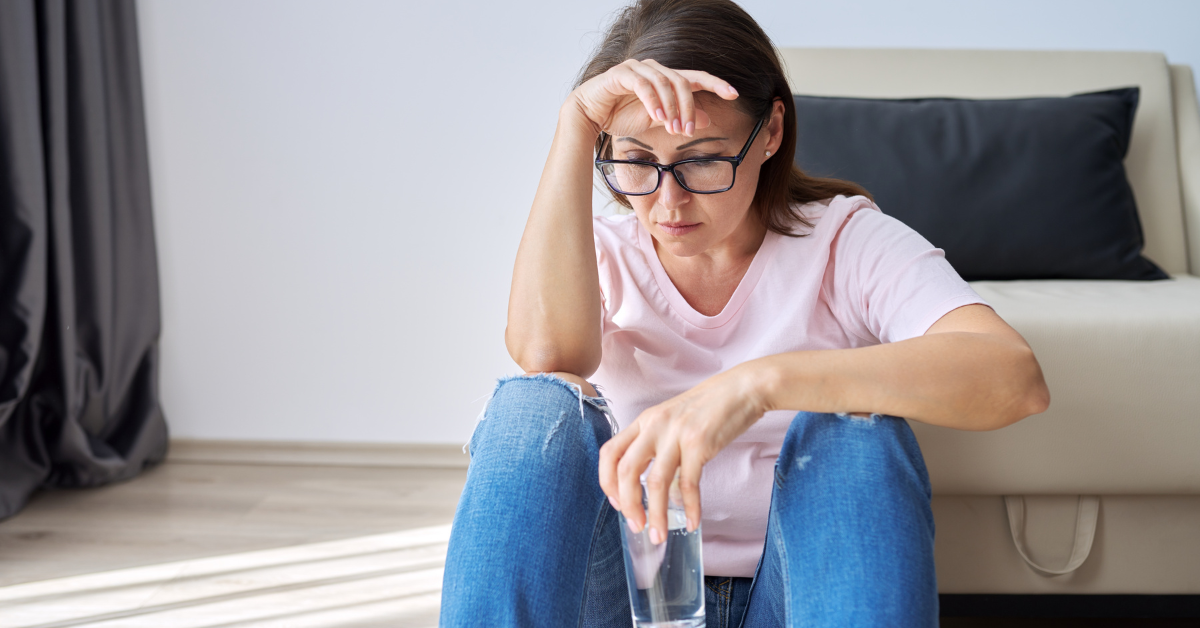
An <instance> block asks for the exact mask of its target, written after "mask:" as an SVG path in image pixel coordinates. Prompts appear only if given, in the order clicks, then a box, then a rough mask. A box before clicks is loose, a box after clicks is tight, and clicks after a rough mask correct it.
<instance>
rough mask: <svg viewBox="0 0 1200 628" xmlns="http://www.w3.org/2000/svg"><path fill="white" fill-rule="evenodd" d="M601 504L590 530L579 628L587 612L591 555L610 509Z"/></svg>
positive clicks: (603, 502)
mask: <svg viewBox="0 0 1200 628" xmlns="http://www.w3.org/2000/svg"><path fill="white" fill-rule="evenodd" d="M601 502H602V503H601V504H600V514H599V515H598V516H597V517H596V526H595V527H594V528H592V545H591V547H589V548H588V562H587V569H586V570H585V571H584V572H583V576H584V578H583V581H584V583H585V584H584V585H583V598H582V599H581V600H580V601H579V628H583V622H584V620H586V619H587V617H586V611H587V601H588V589H587V584H586V583H587V582H588V581H590V580H591V575H592V562H593V561H592V555H593V554H595V553H596V543H597V541H598V540H599V538H600V530H601V529H602V528H603V526H604V518H605V516H606V515H607V514H608V510H607V508H612V506H609V505H608V503H607V502H606V501H604V500H601Z"/></svg>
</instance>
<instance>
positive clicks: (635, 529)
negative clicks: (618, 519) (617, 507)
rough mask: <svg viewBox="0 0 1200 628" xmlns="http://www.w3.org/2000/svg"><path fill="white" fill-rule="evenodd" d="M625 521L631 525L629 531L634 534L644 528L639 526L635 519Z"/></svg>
mask: <svg viewBox="0 0 1200 628" xmlns="http://www.w3.org/2000/svg"><path fill="white" fill-rule="evenodd" d="M625 523H626V524H627V525H628V526H629V531H630V532H632V533H634V534H637V533H638V532H641V531H642V529H641V528H639V527H638V524H637V522H636V521H634V520H633V519H626V520H625Z"/></svg>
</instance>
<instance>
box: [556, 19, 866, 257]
mask: <svg viewBox="0 0 1200 628" xmlns="http://www.w3.org/2000/svg"><path fill="white" fill-rule="evenodd" d="M626 59H637V60H639V61H644V60H646V59H654V60H655V61H657V62H659V63H661V64H662V65H664V66H666V67H668V68H673V69H679V70H702V71H704V72H708V73H709V74H712V75H713V76H716V77H719V78H722V79H724V80H726V81H728V82H729V83H730V84H731V85H733V87H734V89H736V90H737V91H738V94H739V95H738V98H737V99H736V100H734V101H732V104H733V105H734V106H735V107H737V108H738V109H739V110H741V111H742V112H744V113H745V114H747V115H749V116H758V115H761V114H762V113H763V112H764V111H769V107H770V105H771V102H772V101H774V100H775V99H776V98H779V99H781V100H782V101H783V109H784V114H783V143H782V144H781V145H780V146H779V152H777V153H776V154H775V155H774V159H769V160H767V162H766V163H764V164H763V167H762V170H761V171H760V172H759V175H758V188H757V190H756V191H755V193H754V205H753V206H754V207H755V211H757V212H758V214H759V217H760V218H761V219H762V222H763V224H764V225H766V227H767V229H770V230H771V231H774V232H776V233H780V234H783V235H790V236H796V235H802V234H795V233H792V230H791V227H792V226H793V225H794V224H796V223H800V224H802V225H804V226H805V227H812V223H810V222H808V221H807V220H806V219H805V217H804V216H803V215H802V214H801V213H800V212H799V211H797V209H796V208H795V207H793V206H792V205H793V204H804V203H809V202H812V201H821V200H825V199H828V198H832V197H834V196H837V195H838V194H844V195H846V196H854V195H856V194H861V195H863V196H866V197H868V198H870V194H868V193H867V191H866V190H864V189H863V188H862V187H861V186H859V185H857V184H854V183H851V182H849V181H842V180H839V179H825V178H819V177H810V176H808V175H807V174H804V172H802V171H801V170H800V169H799V168H797V167H796V166H795V164H794V163H793V160H794V158H795V155H796V103H795V101H793V100H792V91H791V88H790V87H789V86H788V82H787V76H786V75H785V74H784V72H783V64H782V62H781V61H780V59H779V54H778V52H777V51H776V50H775V46H774V44H772V43H771V40H770V38H768V37H767V34H766V33H764V32H763V30H762V28H760V27H759V26H758V23H757V22H755V21H754V18H752V17H750V15H749V14H748V13H746V12H745V11H744V10H742V8H741V7H739V6H738V5H737V4H735V3H734V2H732V0H638V1H637V2H635V3H634V4H631V5H630V6H627V7H625V8H624V9H622V10H621V11H620V12H619V13H618V14H617V16H616V18H615V19H614V20H613V22H612V24H611V25H610V26H609V29H608V32H607V33H606V34H605V35H604V40H603V41H601V42H600V45H599V46H597V48H596V51H595V52H594V53H593V54H592V58H591V60H590V61H588V63H587V65H585V66H584V67H583V70H582V71H581V72H580V73H579V78H578V79H577V80H576V82H575V86H576V87H578V86H579V85H582V84H583V83H584V82H586V81H588V80H590V79H592V78H594V77H596V76H599V75H601V74H603V73H605V72H607V71H608V70H609V69H610V68H612V67H614V66H617V65H619V64H621V63H622V62H624V61H625V60H626ZM605 139H606V136H605V134H601V135H600V138H599V140H597V142H596V156H597V158H611V153H612V146H611V143H608V145H607V147H605V144H606V143H605ZM601 150H604V152H605V154H603V155H602V154H601V152H600V151H601ZM610 192H611V190H610ZM613 198H614V199H615V200H616V201H617V202H618V203H620V204H621V205H623V206H625V207H626V208H632V206H631V205H630V204H629V199H628V198H626V197H625V195H623V194H616V193H613Z"/></svg>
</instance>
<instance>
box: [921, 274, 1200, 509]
mask: <svg viewBox="0 0 1200 628" xmlns="http://www.w3.org/2000/svg"><path fill="white" fill-rule="evenodd" d="M971 285H972V287H973V288H975V290H976V292H978V293H979V294H980V296H982V297H983V298H984V299H986V300H987V301H988V302H989V303H991V304H992V306H993V307H994V308H995V309H996V312H997V313H999V314H1000V316H1002V317H1003V318H1004V320H1006V321H1008V323H1009V324H1011V325H1012V326H1013V327H1014V328H1016V330H1017V331H1019V332H1020V333H1021V334H1022V335H1023V336H1024V337H1025V339H1026V340H1027V341H1028V342H1029V344H1030V346H1032V347H1033V350H1034V353H1035V354H1036V355H1037V357H1038V361H1039V362H1040V363H1041V366H1042V370H1043V372H1044V374H1045V376H1046V383H1047V384H1048V385H1049V386H1050V397H1051V401H1050V408H1049V410H1047V411H1046V412H1044V413H1042V414H1040V415H1036V416H1032V417H1029V418H1027V419H1025V420H1024V421H1021V422H1019V423H1017V424H1015V425H1012V426H1009V427H1006V428H1004V429H1001V430H996V431H993V432H964V431H958V430H952V429H947V428H939V427H933V426H929V425H924V424H921V423H917V422H915V421H912V422H911V424H912V426H913V430H914V431H915V432H916V434H917V438H918V440H919V441H920V443H921V448H922V450H923V451H924V453H925V458H926V462H927V464H928V467H929V474H930V478H931V480H932V483H933V489H934V491H935V492H937V493H940V494H957V495H962V494H991V495H1003V494H1047V493H1051V494H1180V493H1193V494H1195V493H1200V454H1198V453H1197V443H1200V278H1198V277H1194V276H1189V275H1177V276H1174V277H1172V278H1171V279H1168V280H1164V281H1154V282H1135V281H1069V280H1043V281H1013V282H991V281H980V282H973V283H972V284H971Z"/></svg>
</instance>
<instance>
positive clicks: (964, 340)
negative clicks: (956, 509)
mask: <svg viewBox="0 0 1200 628" xmlns="http://www.w3.org/2000/svg"><path fill="white" fill-rule="evenodd" d="M743 366H745V367H747V368H749V369H751V370H752V371H753V372H754V373H756V374H757V377H756V379H758V381H759V384H758V388H759V390H758V395H759V398H760V399H761V400H762V403H763V405H764V408H765V409H766V410H776V409H779V410H783V409H788V410H808V411H812V412H856V413H858V412H864V413H865V412H877V413H880V414H890V415H894V416H901V417H905V418H908V419H913V420H916V421H921V422H922V423H930V424H932V425H941V426H944V427H952V428H956V429H962V430H994V429H998V428H1001V427H1004V426H1006V425H1011V424H1013V423H1016V422H1017V421H1019V420H1021V419H1023V418H1025V417H1027V416H1029V415H1031V414H1038V413H1040V412H1044V411H1045V410H1046V408H1047V407H1048V406H1049V405H1050V391H1049V389H1048V388H1047V387H1046V382H1045V380H1044V379H1043V378H1042V369H1041V367H1040V366H1039V365H1038V362H1037V359H1036V358H1034V356H1033V350H1031V349H1030V348H1029V345H1028V344H1026V342H1025V339H1024V338H1022V337H1021V335H1020V334H1019V333H1017V331H1016V330H1014V329H1013V328H1012V327H1009V326H1008V324H1007V323H1005V322H1004V320H1003V319H1001V318H1000V317H999V316H997V315H996V313H995V312H993V311H992V309H991V308H989V307H987V306H986V305H979V304H975V305H967V306H964V307H961V308H958V309H956V310H953V311H951V312H950V313H948V314H946V315H945V316H943V317H942V318H941V319H939V320H938V321H937V322H936V323H934V324H933V326H932V327H930V328H929V330H928V331H927V332H926V333H925V335H924V336H919V337H917V338H911V339H909V340H904V341H901V342H894V343H888V344H881V345H875V346H871V347H862V348H858V349H837V350H831V351H799V352H794V353H782V354H779V355H773V356H768V357H765V358H761V359H758V360H753V361H751V362H748V363H746V364H744V365H743Z"/></svg>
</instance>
